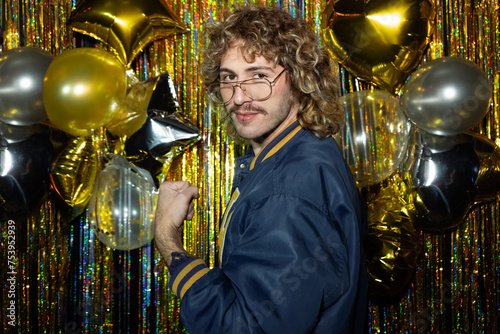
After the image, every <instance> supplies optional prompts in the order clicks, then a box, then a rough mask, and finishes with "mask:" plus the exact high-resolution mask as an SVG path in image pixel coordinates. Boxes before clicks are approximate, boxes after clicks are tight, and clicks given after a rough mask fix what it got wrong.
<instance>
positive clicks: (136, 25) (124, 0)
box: [68, 0, 186, 67]
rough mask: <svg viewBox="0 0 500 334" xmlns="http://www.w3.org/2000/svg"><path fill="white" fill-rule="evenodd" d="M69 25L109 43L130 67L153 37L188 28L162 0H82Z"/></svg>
mask: <svg viewBox="0 0 500 334" xmlns="http://www.w3.org/2000/svg"><path fill="white" fill-rule="evenodd" d="M68 25H69V26H71V28H72V29H73V30H74V31H76V32H79V33H82V34H85V35H89V36H92V37H94V38H96V39H98V40H100V41H102V42H104V43H106V44H107V45H109V46H110V47H111V48H112V49H113V51H114V52H115V53H116V54H117V56H118V58H119V59H120V60H121V61H122V63H123V64H124V65H126V66H127V67H129V66H130V64H131V63H132V61H133V60H134V58H135V57H136V56H137V54H138V53H139V52H141V51H142V50H143V48H144V47H145V46H146V45H148V44H149V43H150V42H152V41H153V40H155V39H161V38H165V37H168V36H170V35H173V34H177V33H184V32H185V31H186V28H185V26H184V25H183V24H182V23H181V22H180V21H179V18H178V17H177V16H176V15H175V14H174V13H173V12H172V10H171V9H170V8H168V6H167V5H166V4H165V3H164V1H161V0H80V1H79V2H78V3H77V5H76V8H75V10H74V11H73V12H72V13H71V16H70V19H69V21H68Z"/></svg>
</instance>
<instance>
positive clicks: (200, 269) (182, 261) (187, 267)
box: [168, 253, 209, 299]
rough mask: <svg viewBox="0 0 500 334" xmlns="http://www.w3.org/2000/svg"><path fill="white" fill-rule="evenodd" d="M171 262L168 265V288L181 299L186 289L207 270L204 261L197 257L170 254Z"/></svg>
mask: <svg viewBox="0 0 500 334" xmlns="http://www.w3.org/2000/svg"><path fill="white" fill-rule="evenodd" d="M172 258H173V260H172V263H171V265H170V266H168V270H169V271H170V281H169V282H168V285H169V287H170V289H171V290H172V291H173V292H174V293H175V294H176V295H177V297H179V298H180V299H182V297H184V294H185V293H186V291H187V290H188V289H189V288H190V287H191V286H192V285H193V284H194V282H196V281H197V280H199V279H200V278H201V277H202V276H203V275H205V274H206V273H207V272H209V269H208V267H207V265H206V264H205V261H203V260H202V259H201V258H199V257H187V256H184V254H182V256H180V257H179V254H177V253H175V254H172Z"/></svg>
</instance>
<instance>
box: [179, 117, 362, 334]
mask: <svg viewBox="0 0 500 334" xmlns="http://www.w3.org/2000/svg"><path fill="white" fill-rule="evenodd" d="M236 168H237V171H236V173H235V180H234V183H233V190H232V196H231V200H230V202H229V203H228V205H227V208H226V211H225V213H224V216H223V219H222V222H221V224H220V233H219V258H220V265H219V267H218V268H213V269H209V268H207V266H206V265H205V263H204V261H203V260H202V259H200V258H197V257H181V259H180V260H179V259H176V260H174V261H172V265H171V266H170V267H169V269H170V272H171V278H170V281H169V285H170V287H171V288H172V290H173V291H174V292H175V293H176V294H177V296H178V297H179V298H181V310H180V317H181V321H182V323H183V324H184V326H185V327H186V329H187V331H188V332H189V333H190V334H196V333H204V334H208V333H228V334H229V333H230V334H237V333H270V334H280V333H287V334H290V333H293V334H300V333H329V334H330V333H339V334H346V333H361V332H363V330H364V326H365V316H366V308H367V305H366V293H367V284H366V270H365V261H364V257H363V251H362V243H361V238H362V235H363V233H364V230H365V228H366V223H365V202H364V201H363V200H362V198H361V196H360V195H359V192H358V190H357V188H356V185H355V182H354V180H353V178H352V174H351V172H350V170H349V167H348V166H347V164H346V163H345V161H344V159H343V157H342V155H341V153H340V150H339V147H338V146H337V144H336V143H335V141H334V139H333V138H327V139H321V140H320V139H318V138H316V137H314V136H313V135H312V134H310V133H309V132H308V131H307V130H306V129H304V128H302V127H301V126H300V125H299V124H298V122H297V121H295V122H294V123H292V124H291V125H289V126H288V127H287V128H286V129H285V130H283V131H282V132H281V133H280V134H279V135H278V136H277V137H276V138H274V139H273V141H272V142H271V143H269V144H268V145H267V146H266V147H264V148H263V149H262V150H261V152H259V154H258V155H257V156H253V154H252V153H250V155H247V156H244V157H242V158H239V159H237V167H236Z"/></svg>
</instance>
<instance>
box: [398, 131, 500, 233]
mask: <svg viewBox="0 0 500 334" xmlns="http://www.w3.org/2000/svg"><path fill="white" fill-rule="evenodd" d="M411 151H412V153H411V154H410V159H409V161H408V166H407V168H406V172H405V179H406V180H407V182H408V184H409V185H410V191H409V195H410V196H411V197H412V198H413V202H414V204H415V208H416V216H417V217H416V220H417V222H418V225H419V226H420V227H421V228H422V229H423V230H425V231H430V232H442V231H445V230H448V229H451V228H454V227H456V226H457V225H458V224H460V222H462V220H463V219H464V218H465V216H466V215H467V214H468V212H469V210H470V209H471V207H472V206H473V205H474V204H481V203H483V202H486V201H488V200H492V199H495V198H496V197H497V196H498V195H499V193H500V181H499V180H500V177H499V176H500V163H499V159H500V150H499V148H498V147H497V146H496V145H495V144H494V143H493V142H491V141H489V140H488V139H486V138H483V137H481V136H480V135H477V134H472V133H463V134H460V135H456V136H436V135H431V134H428V133H426V132H424V131H417V132H416V135H415V140H414V142H413V143H412V147H411Z"/></svg>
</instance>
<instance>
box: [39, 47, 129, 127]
mask: <svg viewBox="0 0 500 334" xmlns="http://www.w3.org/2000/svg"><path fill="white" fill-rule="evenodd" d="M126 88H127V83H126V76H125V68H124V67H123V65H122V64H121V63H120V62H119V61H118V59H117V58H116V57H115V56H114V55H113V54H112V53H110V52H107V51H104V50H99V49H93V48H77V49H73V50H69V51H65V52H63V53H61V54H60V55H58V56H56V57H55V58H54V60H53V61H52V63H51V64H50V66H49V68H48V70H47V72H46V74H45V79H44V84H43V102H44V104H45V109H46V112H47V116H48V118H49V120H50V122H51V123H52V124H53V125H54V126H55V127H56V128H58V129H60V130H63V131H65V132H67V133H69V134H71V135H74V136H88V135H90V134H91V133H92V130H93V129H98V128H99V127H101V126H104V125H105V124H107V123H108V122H109V121H111V119H112V118H113V117H114V116H115V115H116V113H117V112H118V110H119V107H120V105H121V104H122V103H123V100H124V99H125V93H126Z"/></svg>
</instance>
